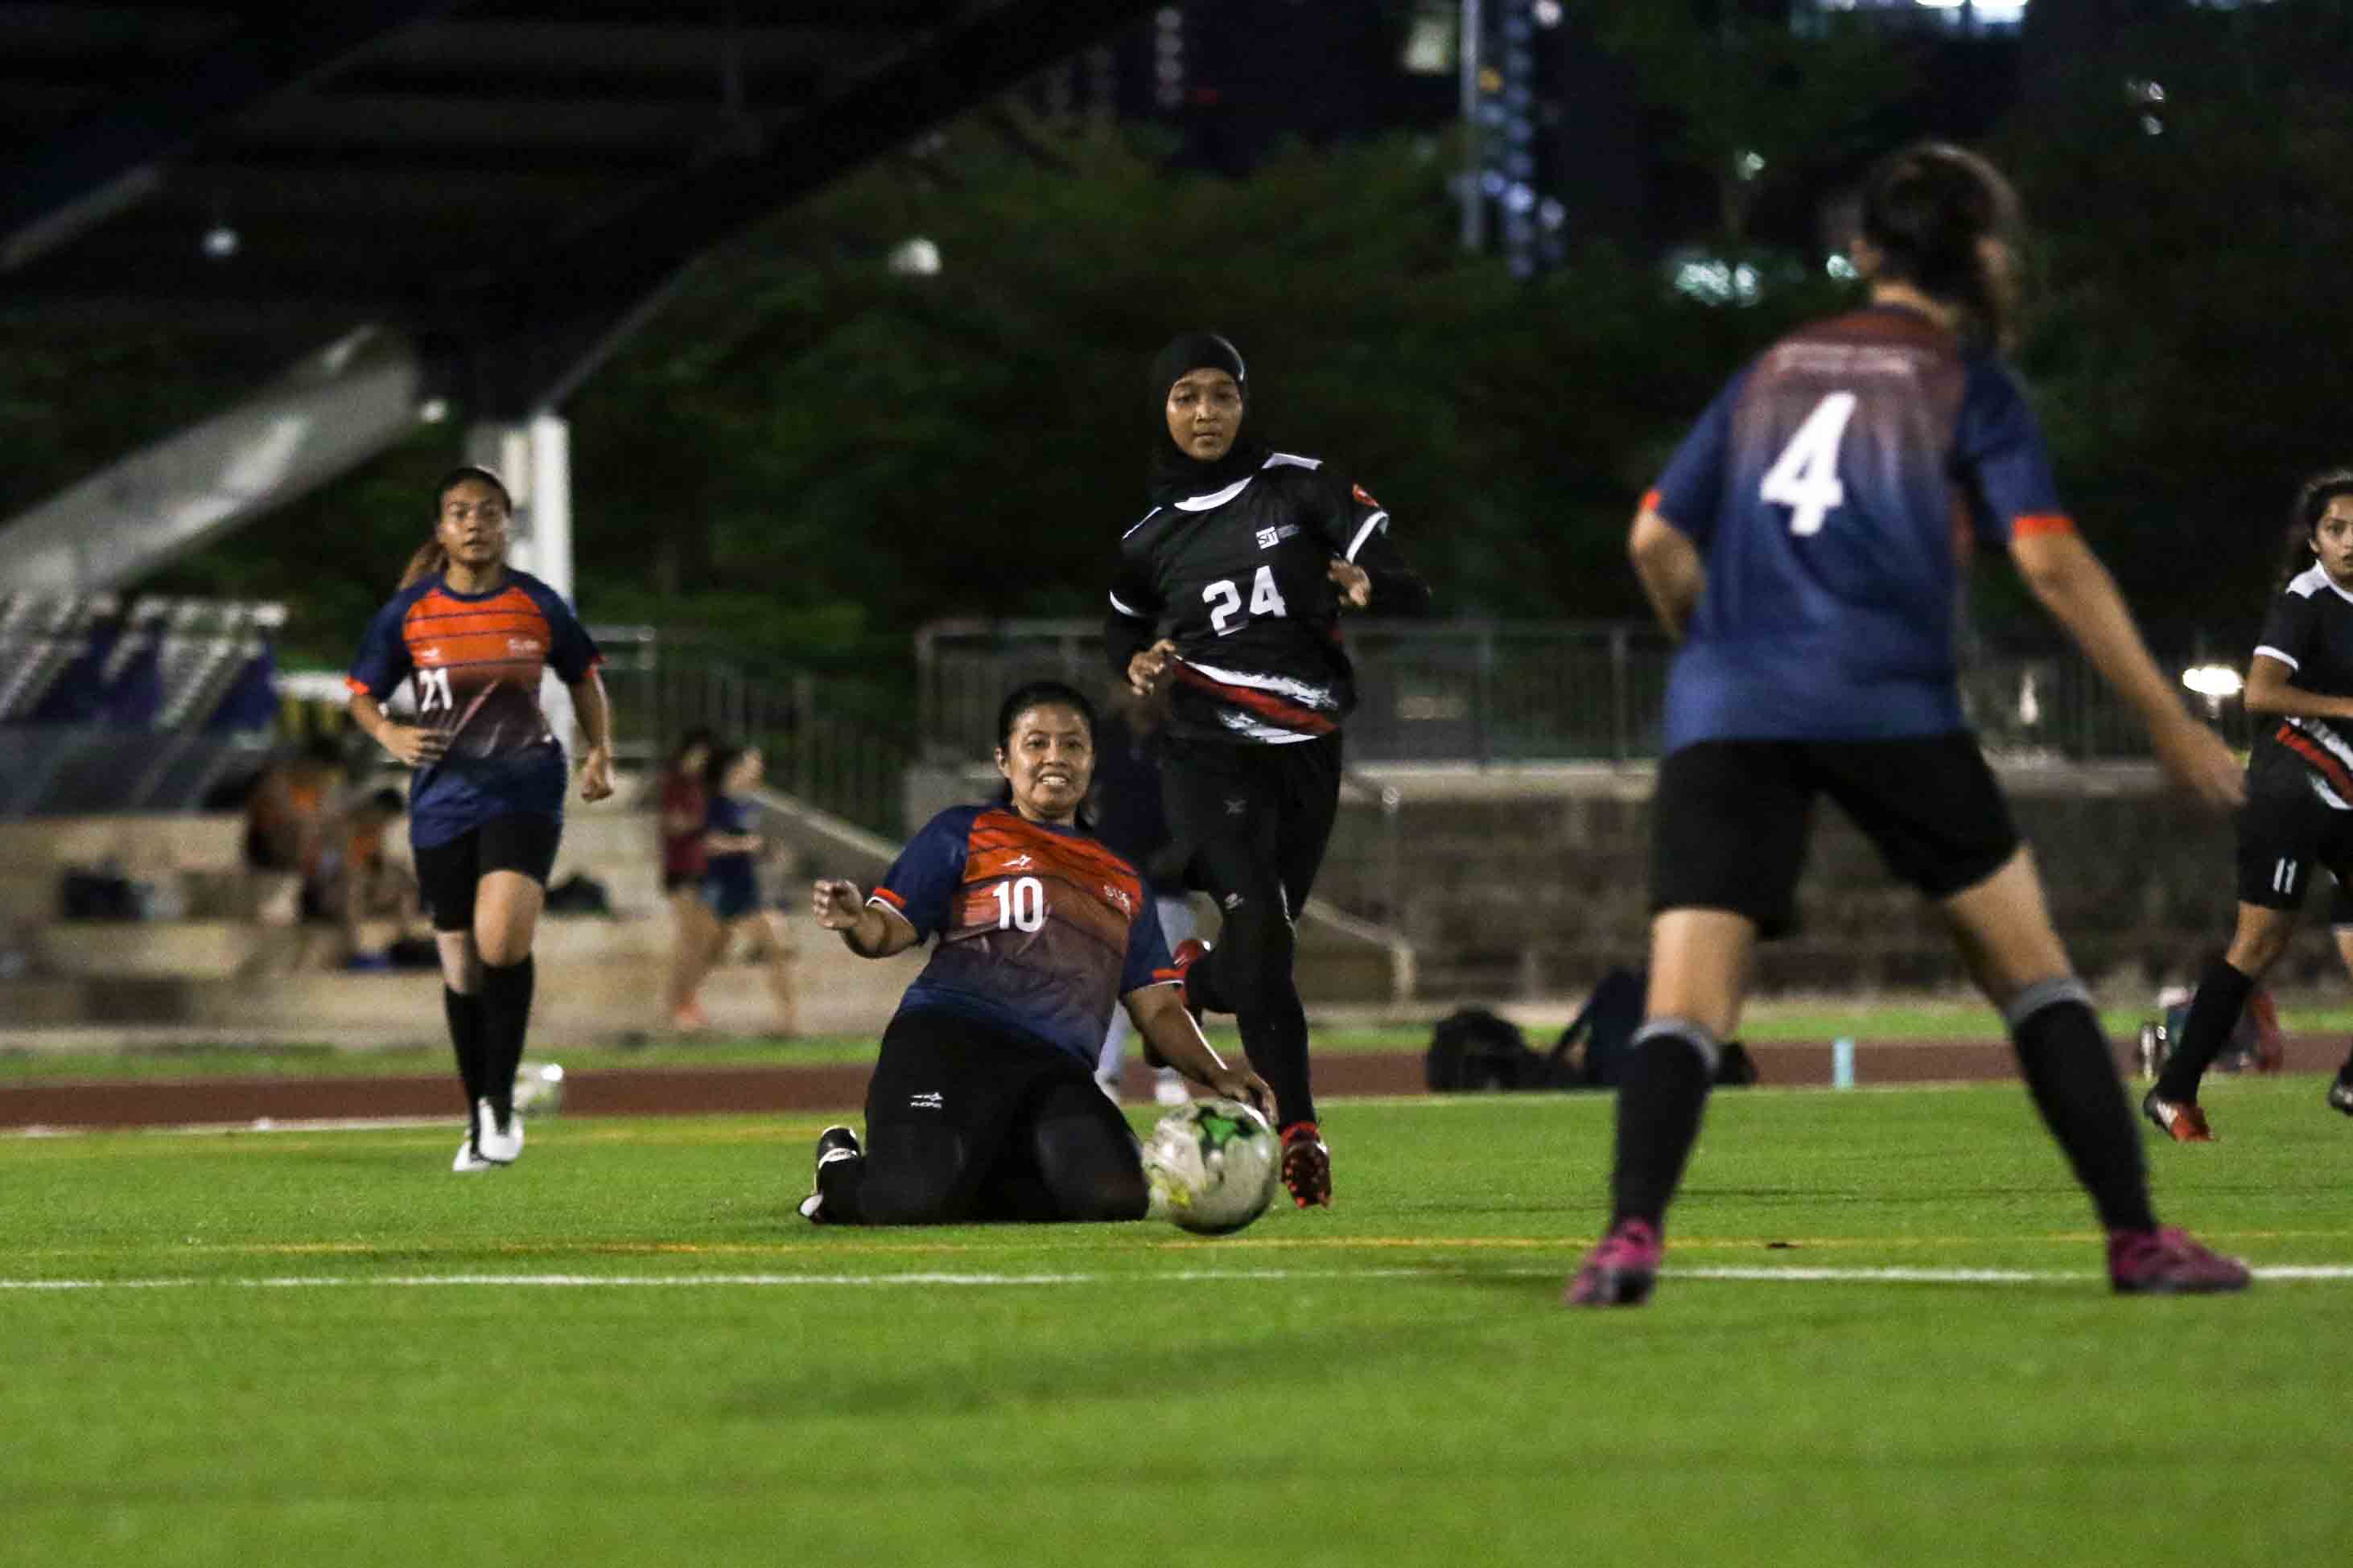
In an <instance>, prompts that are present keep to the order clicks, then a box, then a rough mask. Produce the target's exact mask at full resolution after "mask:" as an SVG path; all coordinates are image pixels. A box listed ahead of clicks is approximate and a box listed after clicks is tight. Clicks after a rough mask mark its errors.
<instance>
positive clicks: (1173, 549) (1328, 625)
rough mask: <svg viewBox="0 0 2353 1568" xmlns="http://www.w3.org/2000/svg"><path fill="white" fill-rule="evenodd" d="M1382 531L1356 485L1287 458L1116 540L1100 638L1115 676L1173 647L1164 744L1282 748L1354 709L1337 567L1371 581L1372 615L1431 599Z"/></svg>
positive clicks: (1415, 607) (1381, 516) (1161, 512)
mask: <svg viewBox="0 0 2353 1568" xmlns="http://www.w3.org/2000/svg"><path fill="white" fill-rule="evenodd" d="M1388 522H1389V514H1388V510H1386V509H1385V508H1383V507H1382V506H1381V504H1380V503H1379V502H1378V501H1377V500H1374V499H1373V498H1372V497H1371V496H1370V495H1369V494H1367V493H1366V490H1365V488H1364V487H1363V486H1362V485H1357V484H1352V483H1350V482H1349V481H1347V480H1345V479H1341V478H1339V477H1338V476H1337V475H1335V474H1334V473H1333V472H1332V471H1331V470H1330V469H1328V468H1325V467H1324V464H1323V462H1322V460H1321V459H1319V458H1303V457H1299V456H1297V455H1295V454H1293V453H1290V452H1275V453H1272V454H1271V455H1270V456H1269V457H1268V458H1267V459H1266V461H1265V462H1264V464H1262V465H1261V467H1260V468H1257V469H1256V470H1255V471H1253V472H1251V473H1250V474H1247V475H1245V476H1244V477H1242V478H1241V479H1237V480H1235V481H1234V482H1233V483H1231V484H1229V485H1227V486H1226V487H1225V488H1223V489H1216V490H1211V491H1209V492H1208V493H1207V494H1205V495H1197V496H1187V497H1186V498H1185V499H1183V500H1173V501H1170V502H1168V503H1166V504H1165V505H1162V506H1156V507H1155V508H1153V509H1152V510H1151V511H1149V512H1147V513H1145V516H1144V517H1143V518H1142V519H1141V520H1140V521H1137V522H1136V523H1135V524H1134V526H1133V527H1131V528H1130V529H1129V530H1128V531H1127V534H1126V537H1125V538H1124V539H1122V540H1121V541H1120V547H1119V563H1118V566H1117V568H1116V570H1115V572H1114V574H1113V580H1112V590H1111V611H1110V615H1109V617H1108V618H1107V619H1106V621H1105V622H1104V628H1103V630H1104V637H1103V640H1104V645H1105V652H1106V654H1107V655H1108V656H1109V658H1110V660H1111V666H1112V668H1113V670H1114V671H1115V672H1118V673H1120V674H1122V675H1124V674H1125V673H1126V670H1127V663H1128V659H1129V658H1131V657H1132V656H1133V655H1134V653H1135V652H1136V651H1137V650H1138V649H1140V648H1142V647H1146V646H1147V645H1149V644H1150V643H1151V642H1152V641H1153V640H1154V639H1155V637H1166V638H1168V639H1169V640H1170V641H1172V642H1174V643H1175V644H1176V663H1175V664H1174V666H1173V667H1172V668H1171V672H1170V673H1171V674H1172V675H1173V676H1174V678H1175V684H1174V686H1173V687H1172V689H1171V691H1170V705H1169V719H1168V724H1169V732H1170V733H1171V734H1172V735H1176V736H1180V737H1185V738H1189V739H1195V740H1203V739H1209V740H1225V741H1240V742H1259V743H1262V744H1274V745H1280V744H1283V743H1285V742H1294V741H1310V740H1314V739H1315V738H1316V737H1317V736H1319V735H1328V734H1330V733H1332V732H1333V731H1335V730H1336V729H1338V728H1339V725H1340V722H1341V721H1342V720H1344V719H1345V718H1346V717H1347V715H1348V713H1349V711H1350V710H1352V709H1354V708H1355V707H1356V674H1355V671H1354V669H1353V668H1351V667H1350V665H1349V662H1348V655H1347V652H1346V650H1345V649H1344V648H1343V647H1341V643H1340V600H1339V591H1338V590H1337V588H1335V585H1334V584H1333V583H1332V580H1331V565H1332V563H1333V562H1334V561H1335V560H1343V561H1348V562H1351V563H1355V564H1356V565H1358V566H1361V567H1363V568H1364V569H1365V570H1366V573H1367V574H1369V575H1370V576H1371V578H1372V583H1373V602H1372V606H1371V609H1372V613H1373V614H1376V615H1384V616H1393V615H1411V614H1416V613H1418V612H1419V611H1420V610H1421V609H1423V608H1424V607H1426V606H1427V605H1428V603H1429V598H1430V591H1429V589H1428V588H1427V587H1426V586H1424V585H1423V584H1422V582H1421V580H1420V578H1419V577H1418V576H1416V575H1415V574H1413V572H1412V571H1411V570H1410V569H1409V568H1408V567H1407V566H1406V565H1405V563H1404V562H1403V560H1402V559H1401V558H1400V557H1399V556H1398V553H1397V551H1396V548H1395V546H1393V545H1392V544H1390V543H1389V542H1388Z"/></svg>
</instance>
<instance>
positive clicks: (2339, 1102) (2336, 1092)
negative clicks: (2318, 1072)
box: [2328, 1078, 2353, 1116]
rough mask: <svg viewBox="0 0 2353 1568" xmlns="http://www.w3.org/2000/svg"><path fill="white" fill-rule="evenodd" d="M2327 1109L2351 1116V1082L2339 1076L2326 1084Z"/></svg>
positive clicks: (2352, 1104) (2352, 1103)
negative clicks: (2333, 1081)
mask: <svg viewBox="0 0 2353 1568" xmlns="http://www.w3.org/2000/svg"><path fill="white" fill-rule="evenodd" d="M2328 1109H2329V1110H2341V1111H2343V1112H2344V1113H2345V1114H2346V1115H2348V1116H2353V1083H2348V1082H2346V1081H2345V1080H2344V1079H2341V1078H2340V1079H2337V1081H2336V1082H2335V1083H2332V1084H2330V1085H2329V1086H2328Z"/></svg>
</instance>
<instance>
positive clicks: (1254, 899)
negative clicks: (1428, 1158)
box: [1103, 332, 1430, 1208]
mask: <svg viewBox="0 0 2353 1568" xmlns="http://www.w3.org/2000/svg"><path fill="white" fill-rule="evenodd" d="M1149 388H1150V395H1151V408H1152V426H1153V431H1154V434H1153V437H1152V450H1153V456H1152V462H1151V469H1150V475H1149V491H1150V497H1149V499H1150V500H1151V502H1152V510H1149V511H1147V512H1145V514H1144V516H1143V517H1142V518H1141V519H1139V520H1137V521H1136V522H1135V523H1134V524H1133V525H1132V526H1131V527H1130V528H1129V529H1128V530H1127V532H1126V534H1125V535H1124V537H1123V538H1122V539H1121V541H1120V545H1119V555H1118V562H1117V564H1116V566H1115V567H1114V569H1113V580H1112V587H1111V608H1110V612H1109V615H1108V616H1107V617H1106V618H1105V620H1104V622H1103V645H1104V651H1105V653H1106V654H1107V655H1108V656H1109V658H1110V661H1111V668H1112V670H1113V673H1114V674H1116V675H1117V676H1119V677H1120V678H1121V679H1124V680H1125V681H1126V682H1127V683H1128V685H1129V686H1130V687H1131V688H1133V689H1134V690H1135V692H1136V693H1137V694H1138V695H1140V696H1147V697H1148V696H1151V695H1153V694H1154V693H1155V692H1157V691H1159V690H1160V689H1161V688H1162V686H1163V685H1164V683H1165V684H1166V686H1167V689H1168V697H1169V711H1168V722H1167V725H1166V741H1165V742H1163V747H1164V749H1163V753H1162V755H1163V761H1162V764H1161V777H1162V782H1163V783H1164V784H1165V785H1166V802H1167V810H1168V820H1169V825H1170V826H1171V827H1172V829H1173V830H1174V832H1175V836H1176V842H1177V843H1178V845H1179V846H1180V847H1182V850H1183V852H1184V854H1185V855H1186V857H1187V860H1188V863H1189V865H1190V866H1191V868H1192V876H1193V879H1195V881H1196V882H1198V885H1199V886H1200V887H1201V888H1202V889H1204V890H1205V891H1207V892H1208V895H1209V897H1210V898H1211V899H1212V900H1214V901H1215V902H1216V903H1217V905H1218V908H1219V912H1220V915H1221V917H1222V921H1223V923H1222V925H1221V926H1220V928H1219V935H1218V941H1217V945H1216V951H1214V952H1211V951H1210V950H1209V947H1208V944H1207V943H1205V942H1198V941H1196V942H1183V943H1181V944H1179V946H1178V950H1177V953H1176V962H1177V964H1178V967H1179V968H1180V969H1181V970H1183V972H1184V973H1185V992H1186V998H1187V1004H1188V1005H1190V1006H1192V1007H1193V1008H1194V1009H1195V1010H1196V1011H1197V1012H1198V1011H1204V1010H1206V1011H1208V1012H1216V1013H1231V1014H1233V1015H1234V1017H1235V1021H1236V1022H1237V1024H1239V1026H1240V1029H1241V1037H1242V1048H1243V1049H1244V1050H1245V1051H1246V1052H1248V1053H1249V1056H1250V1064H1251V1065H1252V1066H1253V1067H1255V1068H1257V1069H1258V1070H1259V1071H1261V1072H1262V1073H1264V1074H1265V1075H1266V1077H1267V1080H1268V1081H1269V1082H1270V1083H1271V1084H1273V1085H1274V1091H1275V1100H1276V1102H1277V1106H1278V1112H1277V1120H1278V1121H1279V1124H1280V1125H1281V1127H1282V1181H1283V1184H1284V1185H1285V1186H1286V1187H1288V1188H1289V1189H1290V1192H1291V1198H1292V1201H1293V1203H1294V1204H1296V1205H1299V1206H1300V1207H1302V1208H1305V1207H1308V1206H1309V1205H1329V1204H1330V1203H1331V1201H1332V1157H1331V1151H1330V1150H1329V1149H1328V1148H1326V1147H1325V1145H1324V1136H1323V1131H1322V1129H1321V1126H1320V1124H1319V1123H1318V1121H1317V1120H1316V1112H1315V1098H1314V1093H1313V1092H1312V1090H1311V1089H1310V1088H1309V1085H1308V1068H1307V1013H1306V1009H1305V1008H1304V1007H1303V1005H1301V1003H1300V999H1299V985H1298V982H1297V981H1296V979H1295V978H1294V977H1293V959H1294V958H1295V956H1296V953H1297V948H1298V932H1297V930H1296V927H1295V923H1294V922H1295V921H1297V919H1298V915H1299V911H1300V910H1301V909H1302V908H1303V906H1304V905H1305V904H1306V902H1307V895H1308V892H1309V890H1310V889H1313V888H1314V883H1315V873H1316V871H1317V869H1318V868H1320V867H1321V866H1322V865H1323V862H1324V846H1325V844H1326V843H1327V841H1328V840H1329V839H1330V838H1331V836H1332V823H1333V819H1334V817H1335V816H1336V815H1337V813H1338V810H1339V804H1340V769H1341V746H1340V725H1341V723H1342V721H1344V720H1345V719H1346V718H1347V716H1348V713H1349V711H1350V710H1352V709H1354V708H1355V707H1356V677H1355V672H1354V669H1353V668H1352V667H1351V666H1350V664H1349V662H1348V655H1347V652H1346V650H1345V649H1344V648H1343V647H1341V643H1340V625H1339V623H1340V612H1341V610H1342V609H1343V608H1344V607H1345V608H1351V609H1358V610H1363V609H1367V608H1369V609H1372V610H1375V611H1377V613H1379V614H1381V615H1384V616H1402V615H1415V614H1419V613H1420V612H1421V611H1422V610H1424V609H1426V608H1427V607H1428V606H1429V603H1430V589H1429V587H1428V585H1427V584H1424V583H1423V582H1422V581H1421V579H1420V578H1419V577H1418V576H1416V575H1415V574H1414V573H1413V571H1412V569H1411V568H1410V567H1409V566H1408V565H1407V564H1406V563H1405V561H1404V559H1403V557H1401V556H1400V555H1399V554H1398V551H1397V547H1396V546H1395V545H1394V544H1392V543H1391V542H1389V536H1388V524H1389V514H1388V509H1387V508H1386V507H1383V506H1382V505H1381V504H1380V503H1379V502H1378V501H1377V500H1374V499H1373V498H1372V496H1371V495H1369V494H1368V493H1366V489H1365V488H1364V486H1362V485H1360V484H1353V483H1351V482H1350V481H1349V480H1348V479H1345V478H1343V477H1341V476H1340V475H1339V474H1337V473H1335V471H1333V470H1332V469H1329V468H1325V467H1324V462H1323V459H1321V458H1309V457H1302V456H1300V455H1298V454H1296V453H1293V452H1278V451H1275V450H1274V449H1272V448H1271V447H1268V446H1266V445H1264V444H1263V443H1261V442H1260V441H1258V440H1256V439H1255V438H1249V439H1245V438H1244V437H1243V435H1242V426H1243V424H1244V421H1245V417H1246V416H1247V413H1248V410H1249V406H1250V395H1251V394H1250V374H1249V371H1248V368H1247V367H1246V366H1245V364H1244V363H1243V361H1242V356H1241V353H1240V350H1238V349H1236V348H1235V347H1234V345H1233V344H1232V343H1230V342H1228V341H1227V340H1225V339H1224V338H1221V337H1219V336H1218V335H1217V334H1216V333H1214V332H1188V333H1187V334H1185V335H1184V336H1182V337H1179V338H1177V339H1176V340H1174V341H1173V342H1170V343H1169V344H1168V345H1167V346H1166V347H1165V348H1163V349H1162V350H1161V351H1160V353H1158V354H1156V355H1155V356H1154V358H1153V362H1152V367H1151V372H1150V379H1149Z"/></svg>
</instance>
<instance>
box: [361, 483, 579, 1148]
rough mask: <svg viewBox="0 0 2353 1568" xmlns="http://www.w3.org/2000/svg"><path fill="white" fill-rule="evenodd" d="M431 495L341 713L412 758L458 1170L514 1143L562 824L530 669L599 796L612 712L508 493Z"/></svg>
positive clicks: (558, 770) (476, 487) (554, 768)
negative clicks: (522, 555)
mask: <svg viewBox="0 0 2353 1568" xmlns="http://www.w3.org/2000/svg"><path fill="white" fill-rule="evenodd" d="M433 495H434V515H435V523H434V531H433V537H432V538H431V539H429V540H427V542H426V543H425V544H424V545H423V546H422V547H421V548H420V549H419V550H418V551H417V553H416V554H415V555H414V556H413V557H412V558H411V559H410V561H409V563H408V570H407V571H406V573H405V574H403V575H402V577H401V581H400V590H399V592H398V593H396V594H395V595H393V598H392V602H391V603H389V604H387V605H385V607H384V608H383V609H381V610H379V611H378V612H377V613H376V616H375V619H374V620H373V621H371V622H370V623H369V625H368V628H367V634H366V636H365V637H364V638H363V639H362V640H361V643H360V651H359V657H358V658H357V659H356V660H355V661H354V662H353V666H352V671H351V678H350V681H351V689H352V718H353V722H355V723H357V724H358V725H359V727H360V728H361V729H362V730H364V731H366V732H367V733H368V734H369V736H371V737H372V738H373V739H374V740H375V742H376V743H377V744H378V745H380V746H382V747H383V748H384V749H385V751H386V752H390V753H391V754H392V756H393V757H394V758H395V759H396V760H397V761H398V762H400V763H403V764H404V765H406V766H407V767H410V768H413V769H415V770H416V773H415V776H414V778H413V780H412V782H411V783H410V784H409V791H408V833H409V842H410V844H411V845H412V846H413V847H415V849H416V854H417V886H418V888H419V889H420V890H421V891H422V893H423V895H424V899H425V903H426V907H427V909H429V910H431V911H432V914H433V931H434V940H435V942H436V944H437V945H438V947H439V948H440V951H441V974H442V981H443V985H444V990H443V993H442V1006H443V1012H444V1015H445V1016H446V1017H447V1019H448V1026H449V1040H450V1044H451V1045H452V1047H455V1049H456V1051H457V1057H458V1074H459V1079H460V1080H461V1081H462V1082H463V1083H464V1085H465V1090H466V1107H467V1129H466V1135H465V1137H464V1138H463V1139H462V1140H461V1141H460V1142H459V1145H458V1156H457V1159H456V1160H455V1162H454V1163H452V1164H451V1166H450V1169H452V1170H454V1171H458V1172H460V1173H471V1172H478V1171H485V1170H489V1169H491V1167H492V1166H496V1165H507V1164H512V1163H514V1161H515V1160H516V1159H517V1158H518V1157H519V1156H520V1155H521V1154H522V1144H523V1134H522V1119H521V1118H520V1117H518V1116H516V1115H515V1114H514V1077H515V1066H516V1064H517V1063H519V1062H520V1061H521V1060H522V1047H523V1036H524V1032H525V1030H526V1029H527V1028H528V1026H529V1025H530V1022H531V1001H532V988H533V968H532V962H531V945H532V938H533V935H534V934H535V933H536V931H537V930H538V926H539V915H540V910H541V909H542V907H543V904H544V902H545V900H546V896H547V874H548V872H549V870H550V869H551V868H554V864H555V848H556V845H557V843H558V841H559V840H560V839H561V838H562V837H563V833H564V792H565V758H564V748H563V747H562V746H561V745H560V744H559V743H558V742H557V741H556V738H555V735H554V731H551V730H550V729H549V728H548V723H547V715H546V714H545V713H544V712H543V711H542V710H541V709H540V705H539V687H540V678H541V675H542V674H543V672H544V671H546V670H549V669H553V670H554V671H555V674H556V677H557V678H558V679H561V680H562V681H563V682H564V683H565V686H566V687H567V688H569V689H570V690H571V693H572V701H573V709H574V711H575V713H576V714H577V715H578V718H579V722H580V729H581V732H582V733H583V734H584V735H585V736H586V738H587V742H588V750H587V752H586V755H585V756H584V757H583V758H582V759H581V767H580V798H581V799H582V800H585V801H596V800H602V799H604V798H605V797H606V796H607V795H611V794H612V793H613V757H612V713H611V710H610V709H609V708H608V707H607V704H606V700H605V684H604V682H603V680H602V679H599V678H598V676H597V674H596V667H597V665H598V664H599V663H601V662H602V660H601V659H600V658H599V657H598V655H597V652H596V644H595V643H594V642H592V641H590V640H589V637H588V634H587V632H586V630H585V629H584V628H583V627H582V626H581V625H580V622H579V619H578V617H576V616H574V615H573V613H572V608H571V606H570V605H566V604H565V602H564V599H563V596H562V595H559V594H557V593H556V592H555V591H554V589H553V588H550V587H549V586H548V585H547V584H544V583H543V582H541V581H540V580H539V579H538V578H536V577H533V576H532V575H530V574H527V573H522V572H518V571H515V570H514V569H513V568H512V567H510V566H509V565H508V564H507V561H506V556H507V527H508V522H509V520H510V519H511V518H512V516H513V514H514V505H513V502H512V500H510V499H509V497H508V495H507V488H506V485H505V483H504V481H502V480H501V479H500V478H499V477H498V476H497V475H496V474H494V473H492V472H491V470H489V469H488V468H473V467H467V468H458V469H454V470H452V471H451V472H450V473H448V474H447V475H444V476H443V478H442V479H441V482H440V483H439V484H438V485H436V486H435V487H434V491H433ZM403 681H406V682H408V683H410V685H411V686H412V687H413V688H414V689H415V691H416V694H417V721H416V722H415V723H404V722H402V721H398V720H396V719H394V718H393V717H392V716H391V715H390V714H388V713H386V712H385V710H384V706H383V705H384V703H385V700H387V699H389V698H390V697H391V696H392V694H393V692H394V691H395V690H396V689H398V687H399V686H400V685H401V683H402V682H403Z"/></svg>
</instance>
